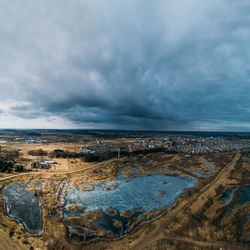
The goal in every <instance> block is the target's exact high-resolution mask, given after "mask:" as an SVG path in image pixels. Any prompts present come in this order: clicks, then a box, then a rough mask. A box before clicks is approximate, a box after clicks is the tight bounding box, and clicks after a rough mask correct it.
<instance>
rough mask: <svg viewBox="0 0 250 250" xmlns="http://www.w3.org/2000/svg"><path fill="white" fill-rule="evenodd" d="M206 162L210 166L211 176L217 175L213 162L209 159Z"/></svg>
mask: <svg viewBox="0 0 250 250" xmlns="http://www.w3.org/2000/svg"><path fill="white" fill-rule="evenodd" d="M204 164H205V165H206V166H207V167H208V170H209V173H210V176H213V175H215V171H214V167H213V163H212V162H209V161H205V162H204Z"/></svg>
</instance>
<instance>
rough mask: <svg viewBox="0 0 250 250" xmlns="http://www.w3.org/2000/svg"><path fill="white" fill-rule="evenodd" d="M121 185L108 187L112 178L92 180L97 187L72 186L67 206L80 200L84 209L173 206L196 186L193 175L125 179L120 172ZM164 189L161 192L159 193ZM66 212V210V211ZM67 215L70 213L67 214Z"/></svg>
mask: <svg viewBox="0 0 250 250" xmlns="http://www.w3.org/2000/svg"><path fill="white" fill-rule="evenodd" d="M115 182H116V183H117V184H118V187H117V188H116V189H114V190H110V191H107V190H106V187H107V186H108V185H109V184H110V182H109V181H106V182H102V183H99V184H93V183H92V184H93V185H94V190H91V191H82V190H78V189H75V188H72V187H70V188H69V189H68V190H67V193H66V196H65V207H67V206H70V205H72V204H77V205H78V206H80V207H84V208H85V211H93V210H97V209H98V210H99V209H100V210H103V211H104V210H106V209H107V208H113V209H116V210H118V211H119V212H125V211H129V210H131V209H133V208H143V209H144V211H145V212H147V211H151V210H154V209H159V208H167V207H169V206H171V205H172V204H173V203H174V202H175V201H176V199H177V198H178V197H179V196H180V194H181V193H182V192H183V190H184V189H186V188H191V187H194V186H195V184H196V181H195V180H194V179H193V178H190V177H181V176H165V175H149V176H140V177H133V178H131V179H129V180H126V179H125V178H124V177H122V176H119V177H118V178H117V180H116V181H115ZM159 192H160V193H161V195H160V196H159V195H157V194H159ZM64 215H65V214H64ZM65 216H66V217H67V215H65Z"/></svg>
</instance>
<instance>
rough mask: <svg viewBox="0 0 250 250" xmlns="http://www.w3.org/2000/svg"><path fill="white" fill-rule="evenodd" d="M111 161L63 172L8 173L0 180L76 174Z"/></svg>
mask: <svg viewBox="0 0 250 250" xmlns="http://www.w3.org/2000/svg"><path fill="white" fill-rule="evenodd" d="M112 161H115V160H114V159H111V160H108V161H105V162H101V163H97V164H95V165H92V166H89V167H87V168H83V169H77V170H73V171H69V172H65V173H57V172H29V173H22V174H15V175H10V176H6V177H2V178H0V182H1V181H6V180H11V179H14V178H19V177H23V176H31V177H33V176H39V175H44V176H47V175H51V176H53V175H54V176H55V177H58V176H65V177H67V176H69V175H72V174H76V173H81V172H85V171H87V170H90V169H93V168H96V167H100V166H102V165H104V164H106V163H109V162H112Z"/></svg>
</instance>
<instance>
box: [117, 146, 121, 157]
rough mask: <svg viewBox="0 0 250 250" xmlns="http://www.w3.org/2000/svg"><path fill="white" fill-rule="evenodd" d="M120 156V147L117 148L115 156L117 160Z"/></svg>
mask: <svg viewBox="0 0 250 250" xmlns="http://www.w3.org/2000/svg"><path fill="white" fill-rule="evenodd" d="M120 157H121V150H120V147H118V148H117V158H118V160H119V159H120Z"/></svg>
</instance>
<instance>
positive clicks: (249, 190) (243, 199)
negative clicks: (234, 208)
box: [239, 185, 250, 205]
mask: <svg viewBox="0 0 250 250" xmlns="http://www.w3.org/2000/svg"><path fill="white" fill-rule="evenodd" d="M247 202H250V185H245V186H243V187H241V188H240V194H239V204H240V205H244V204H245V203H247Z"/></svg>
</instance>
